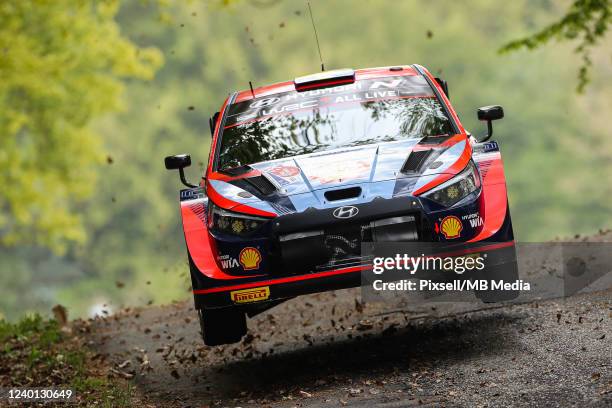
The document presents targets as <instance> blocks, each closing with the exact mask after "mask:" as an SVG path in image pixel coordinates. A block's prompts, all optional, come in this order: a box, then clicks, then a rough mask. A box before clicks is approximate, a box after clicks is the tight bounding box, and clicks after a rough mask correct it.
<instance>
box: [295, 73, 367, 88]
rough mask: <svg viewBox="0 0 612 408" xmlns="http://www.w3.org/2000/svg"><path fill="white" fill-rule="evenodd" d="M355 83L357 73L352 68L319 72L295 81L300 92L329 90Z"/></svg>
mask: <svg viewBox="0 0 612 408" xmlns="http://www.w3.org/2000/svg"><path fill="white" fill-rule="evenodd" d="M353 82H355V71H354V70H352V69H350V68H345V69H336V70H333V71H325V72H319V73H317V74H312V75H306V76H301V77H297V78H295V79H294V80H293V83H294V84H295V90H296V91H298V92H301V91H308V90H310V89H319V88H328V87H331V86H338V85H344V84H352V83H353Z"/></svg>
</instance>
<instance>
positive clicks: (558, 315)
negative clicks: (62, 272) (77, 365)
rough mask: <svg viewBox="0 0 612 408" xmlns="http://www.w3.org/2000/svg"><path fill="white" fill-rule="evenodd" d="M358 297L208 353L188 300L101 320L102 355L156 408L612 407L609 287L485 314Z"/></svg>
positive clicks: (281, 315)
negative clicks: (399, 306)
mask: <svg viewBox="0 0 612 408" xmlns="http://www.w3.org/2000/svg"><path fill="white" fill-rule="evenodd" d="M610 237H612V234H610V233H608V234H607V237H604V239H603V240H605V241H607V240H608V238H610ZM598 240H602V239H601V237H599V238H598ZM359 295H360V292H359V289H351V290H344V291H338V292H331V293H324V294H317V295H311V296H305V297H302V298H298V299H294V300H291V301H289V302H286V303H284V304H282V305H280V306H278V307H277V308H275V309H273V312H271V313H264V314H262V315H259V316H257V317H255V318H254V319H251V320H250V321H249V329H250V334H249V335H248V336H247V337H246V338H245V339H244V340H243V341H242V342H241V343H240V344H237V345H228V346H222V347H215V348H208V347H205V346H203V344H202V342H201V339H200V335H199V325H198V322H197V320H196V318H195V312H194V311H193V308H192V304H191V302H186V303H180V304H175V305H171V306H165V307H152V308H147V309H142V310H137V311H131V312H128V313H122V314H120V315H117V316H113V317H111V318H109V319H106V320H100V321H97V322H96V323H95V324H94V331H93V333H94V334H93V342H94V343H93V345H94V347H96V348H97V349H98V350H100V352H101V353H103V354H105V355H107V356H108V358H109V359H110V361H112V363H113V365H114V367H115V369H116V372H117V373H124V374H127V376H130V375H131V374H134V378H133V381H134V383H135V384H136V389H137V392H138V393H139V394H140V395H142V396H146V397H143V398H144V400H145V401H146V402H148V403H149V404H151V405H155V406H158V405H160V406H161V405H163V406H169V405H172V406H193V407H200V406H206V405H210V406H242V407H244V406H261V405H265V406H274V407H285V406H286V407H292V406H325V407H331V406H339V405H350V406H363V407H369V406H373V405H377V406H384V407H400V406H401V407H403V406H412V405H424V406H428V405H429V406H440V405H444V406H479V405H480V406H509V405H511V406H516V405H531V406H533V405H546V406H605V405H607V406H611V405H612V342H611V339H612V291H610V290H608V291H604V292H597V293H590V294H583V295H578V296H573V297H570V298H566V299H558V300H548V301H542V302H532V303H529V304H522V305H513V306H504V307H499V306H493V307H489V308H487V309H486V310H475V309H481V308H483V306H484V305H482V304H477V303H471V304H448V303H437V304H422V305H419V307H418V308H417V307H411V308H410V310H389V307H385V308H382V307H381V305H370V304H368V305H365V306H364V305H362V304H361V303H359V301H358V299H359Z"/></svg>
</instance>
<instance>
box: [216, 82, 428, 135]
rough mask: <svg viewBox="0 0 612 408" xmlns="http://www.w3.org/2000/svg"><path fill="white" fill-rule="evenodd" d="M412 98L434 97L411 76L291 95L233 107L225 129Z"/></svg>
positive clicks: (285, 94) (288, 93)
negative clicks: (335, 107) (321, 110)
mask: <svg viewBox="0 0 612 408" xmlns="http://www.w3.org/2000/svg"><path fill="white" fill-rule="evenodd" d="M411 96H416V97H433V96H434V95H433V93H432V90H431V88H430V87H429V85H428V84H427V82H426V81H425V79H423V78H421V77H419V76H412V75H410V76H402V77H389V78H386V79H376V80H358V81H356V82H355V83H352V84H347V85H340V86H335V87H327V88H321V89H312V90H307V91H303V92H296V91H290V92H284V93H280V94H277V95H275V96H273V97H267V98H261V99H256V100H248V101H244V102H238V103H235V104H232V105H231V106H230V111H229V115H228V118H227V120H226V126H231V125H235V124H238V123H240V122H244V121H249V120H253V119H260V118H264V117H266V116H270V115H278V114H282V113H288V112H292V111H296V110H301V109H316V108H321V107H325V106H328V105H330V104H337V103H346V102H353V103H363V102H368V101H373V100H379V99H388V98H403V97H411Z"/></svg>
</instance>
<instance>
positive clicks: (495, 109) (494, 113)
mask: <svg viewBox="0 0 612 408" xmlns="http://www.w3.org/2000/svg"><path fill="white" fill-rule="evenodd" d="M476 113H477V114H478V120H482V121H484V120H486V121H487V136H486V137H485V138H484V139H482V140H480V142H485V141H487V140H489V139H490V138H491V136H493V125H492V124H491V122H492V121H494V120H497V119H501V118H503V117H504V108H502V107H501V106H499V105H491V106H483V107H482V108H478V111H477V112H476Z"/></svg>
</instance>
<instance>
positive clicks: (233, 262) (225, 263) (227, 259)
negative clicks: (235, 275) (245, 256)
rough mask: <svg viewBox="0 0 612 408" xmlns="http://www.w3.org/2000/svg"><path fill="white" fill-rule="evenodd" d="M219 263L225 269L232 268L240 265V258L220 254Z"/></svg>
mask: <svg viewBox="0 0 612 408" xmlns="http://www.w3.org/2000/svg"><path fill="white" fill-rule="evenodd" d="M217 260H218V261H219V264H221V267H222V268H223V269H231V268H236V267H238V260H237V259H236V258H232V257H231V256H229V255H219V256H218V257H217Z"/></svg>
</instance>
